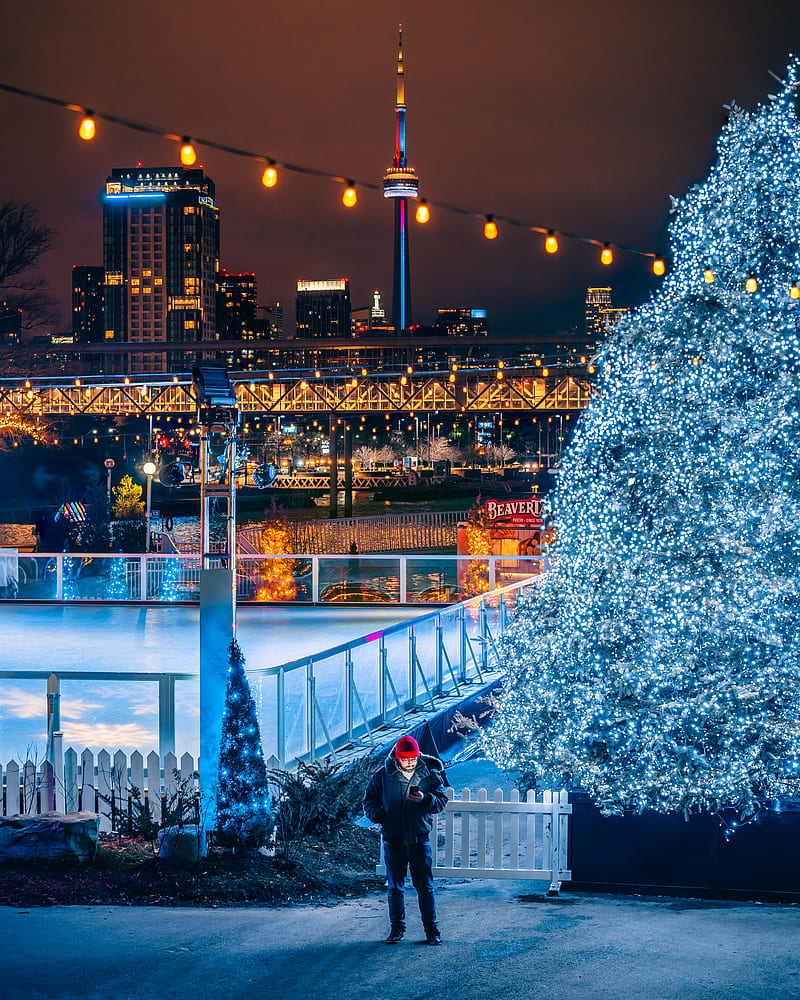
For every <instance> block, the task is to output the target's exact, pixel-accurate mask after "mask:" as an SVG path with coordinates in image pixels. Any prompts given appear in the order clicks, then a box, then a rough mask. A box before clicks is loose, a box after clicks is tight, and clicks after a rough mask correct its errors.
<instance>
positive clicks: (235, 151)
mask: <svg viewBox="0 0 800 1000" xmlns="http://www.w3.org/2000/svg"><path fill="white" fill-rule="evenodd" d="M0 91H5V92H6V93H8V94H13V95H15V96H17V97H27V98H29V99H31V100H34V101H39V102H41V103H43V104H52V105H54V106H55V107H59V108H63V109H65V110H67V111H73V112H77V113H78V114H80V115H83V116H84V118H89V119H92V120H95V119H97V120H99V121H105V122H109V123H110V124H112V125H119V126H120V127H122V128H127V129H131V130H133V131H136V132H144V133H145V134H146V135H153V136H158V137H159V138H161V139H168V140H170V141H171V142H178V143H186V142H189V143H191V144H197V145H198V146H204V147H206V148H207V149H214V150H218V151H219V152H221V153H227V154H229V155H230V156H238V157H242V158H244V159H248V160H253V161H254V162H256V163H263V164H266V165H267V166H269V167H274V168H278V167H280V168H281V169H282V170H287V171H290V172H292V173H295V174H304V175H306V176H308V177H319V178H321V179H323V180H327V181H333V182H334V183H336V184H346V185H355V186H357V187H360V188H363V189H365V190H367V191H381V192H382V191H383V185H382V184H378V183H375V182H374V181H360V180H354V179H353V176H352V175H348V176H347V177H344V176H342V175H339V174H332V173H329V172H328V171H326V170H318V169H316V168H314V167H306V166H302V165H300V164H297V163H288V162H287V161H285V160H280V159H278V158H277V157H274V156H267V155H266V154H263V153H256V152H253V151H252V150H249V149H242V148H241V147H239V146H231V145H230V144H228V143H225V142H218V141H217V140H215V139H203V138H201V137H200V136H195V135H191V134H190V133H186V132H183V133H177V132H168V131H166V130H165V129H163V128H159V127H157V126H155V125H149V124H146V123H145V122H137V121H134V120H133V119H130V118H123V117H122V116H121V115H114V114H110V113H108V112H106V111H96V110H93V109H92V108H91V107H90V106H89V105H85V104H74V103H72V102H71V101H64V100H61V99H60V98H57V97H48V96H47V95H46V94H39V93H37V92H36V91H33V90H25V89H24V88H22V87H15V86H13V85H12V84H9V83H0ZM421 200H422V201H424V203H425V204H426V205H428V206H435V207H436V208H439V209H441V210H442V211H444V212H450V213H451V214H454V215H463V216H467V217H468V218H472V219H480V220H484V221H485V220H487V219H488V220H493V221H494V222H501V223H503V225H506V226H514V227H516V228H518V229H527V230H528V231H529V232H532V233H537V234H541V235H542V236H545V237H553V236H559V237H561V238H563V239H567V240H573V241H576V242H579V243H587V244H589V245H590V246H594V247H600V248H602V249H608V248H613V249H615V250H619V251H621V252H623V253H629V254H636V255H637V256H640V257H646V258H648V259H649V260H652V261H658V262H660V261H661V257H660V255H659V254H656V253H652V252H651V251H648V250H641V249H639V248H637V247H632V246H627V245H625V244H621V243H613V242H611V241H610V240H598V239H593V238H592V237H589V236H581V235H580V234H579V233H568V232H565V231H564V230H563V229H557V228H554V227H552V226H550V227H545V226H536V225H532V224H531V223H529V222H524V221H522V220H521V219H514V218H512V217H510V216H507V215H498V214H497V213H496V212H495V213H487V212H476V211H475V210H474V209H470V208H464V207H463V206H460V205H452V204H450V203H448V202H443V201H435V200H433V199H430V198H425V199H421ZM662 273H663V272H662Z"/></svg>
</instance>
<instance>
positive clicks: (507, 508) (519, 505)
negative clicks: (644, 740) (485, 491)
mask: <svg viewBox="0 0 800 1000" xmlns="http://www.w3.org/2000/svg"><path fill="white" fill-rule="evenodd" d="M483 510H484V513H485V515H486V522H487V526H488V527H493V526H496V527H500V526H503V527H514V528H542V527H544V517H543V514H544V505H543V503H542V500H541V498H540V497H530V498H529V499H525V500H487V501H486V503H485V504H484V505H483Z"/></svg>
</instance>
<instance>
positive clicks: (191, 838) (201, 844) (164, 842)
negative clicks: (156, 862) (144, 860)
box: [158, 824, 206, 865]
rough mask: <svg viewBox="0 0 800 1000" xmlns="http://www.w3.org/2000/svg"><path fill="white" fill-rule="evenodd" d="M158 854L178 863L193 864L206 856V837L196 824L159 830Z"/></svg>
mask: <svg viewBox="0 0 800 1000" xmlns="http://www.w3.org/2000/svg"><path fill="white" fill-rule="evenodd" d="M158 856H159V857H160V858H163V859H164V860H165V861H172V862H173V863H174V864H176V865H193V864H196V863H197V862H198V861H199V860H200V858H204V857H205V856H206V838H205V836H204V834H203V832H202V830H200V829H199V827H198V826H197V825H196V824H189V825H188V826H168V827H167V828H166V829H164V830H159V831H158Z"/></svg>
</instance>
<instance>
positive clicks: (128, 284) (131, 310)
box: [103, 167, 219, 371]
mask: <svg viewBox="0 0 800 1000" xmlns="http://www.w3.org/2000/svg"><path fill="white" fill-rule="evenodd" d="M214 196H215V190H214V182H213V181H212V180H211V179H210V178H208V177H206V175H205V174H204V173H203V171H202V170H193V169H192V170H189V169H185V168H183V167H134V168H125V169H118V170H112V172H111V176H110V177H108V178H107V180H106V186H105V193H104V196H103V244H104V245H103V264H104V269H105V332H104V336H105V339H106V340H108V341H114V342H122V343H139V344H141V343H153V344H154V345H160V349H158V350H155V349H154V351H153V353H152V354H149V353H145V354H131V355H130V356H129V357H126V356H125V355H122V356H117V358H120V357H121V360H117V361H116V362H112V361H111V355H109V359H108V363H109V366H110V365H111V364H112V363H113V364H115V366H116V367H117V370H120V366H124V367H123V368H122V370H125V368H127V370H129V371H170V370H172V369H173V368H175V367H183V366H185V364H186V363H187V360H188V356H187V355H186V353H185V352H182V351H181V350H180V347H179V345H180V344H182V343H186V342H190V341H194V342H206V341H213V340H215V339H216V278H217V271H218V269H219V213H218V210H217V207H216V204H215V202H214ZM164 344H168V345H170V347H171V346H172V345H175V347H176V350H168V351H165V350H164V347H163V345H164ZM194 356H196V355H195V354H193V355H192V357H194ZM106 370H111V369H110V367H107V369H106Z"/></svg>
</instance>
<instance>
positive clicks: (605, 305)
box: [585, 288, 630, 341]
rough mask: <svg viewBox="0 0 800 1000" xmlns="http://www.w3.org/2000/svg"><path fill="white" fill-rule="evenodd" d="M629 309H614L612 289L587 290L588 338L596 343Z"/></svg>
mask: <svg viewBox="0 0 800 1000" xmlns="http://www.w3.org/2000/svg"><path fill="white" fill-rule="evenodd" d="M628 312H630V309H629V308H620V307H614V306H613V305H612V302H611V289H610V288H587V289H586V312H585V316H586V336H587V337H589V338H590V339H592V340H594V341H596V340H599V339H600V338H601V337H603V336H604V335H605V333H606V331H608V330H609V329H610V328H611V327H612V326H613V325H614V323H616V322H617V321H618V320H619V319H620V318H621V317H622V316H624V315H625V313H628Z"/></svg>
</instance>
